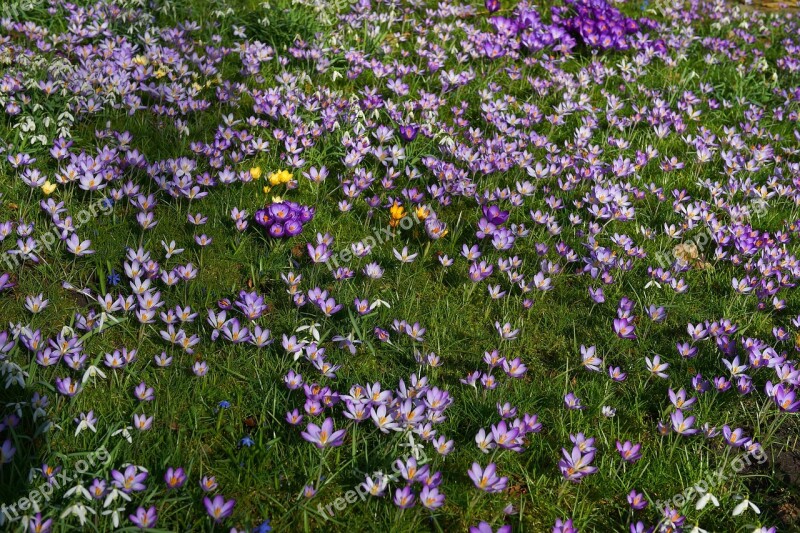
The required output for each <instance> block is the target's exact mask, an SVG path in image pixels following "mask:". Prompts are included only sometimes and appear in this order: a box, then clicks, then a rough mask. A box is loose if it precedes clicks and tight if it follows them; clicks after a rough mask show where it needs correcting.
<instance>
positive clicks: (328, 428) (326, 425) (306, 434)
mask: <svg viewBox="0 0 800 533" xmlns="http://www.w3.org/2000/svg"><path fill="white" fill-rule="evenodd" d="M346 433H347V431H346V430H344V429H340V430H339V431H334V430H333V418H330V417H328V418H326V419H325V421H324V422H323V423H322V426H321V427H320V426H318V425H316V424H314V423H309V424H308V426H307V427H306V430H305V431H301V432H300V435H301V436H302V437H303V438H304V439H305V440H306V441H308V442H310V443H312V444H314V446H316V447H317V448H329V447H330V448H334V447H336V446H341V445H342V443H343V442H344V437H345V435H346Z"/></svg>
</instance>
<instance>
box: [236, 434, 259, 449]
mask: <svg viewBox="0 0 800 533" xmlns="http://www.w3.org/2000/svg"><path fill="white" fill-rule="evenodd" d="M253 444H255V441H254V440H253V439H251V438H250V435H245V436H244V437H242V440H240V441H239V446H247V447H248V448H249V447H250V446H252V445H253Z"/></svg>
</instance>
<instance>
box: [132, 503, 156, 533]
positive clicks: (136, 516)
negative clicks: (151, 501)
mask: <svg viewBox="0 0 800 533" xmlns="http://www.w3.org/2000/svg"><path fill="white" fill-rule="evenodd" d="M128 518H129V519H130V521H131V522H133V525H135V526H136V527H138V528H139V529H150V528H153V527H155V525H156V521H157V520H158V514H157V513H156V506H155V505H151V506H150V507H149V508H148V509H145V508H144V507H137V508H136V512H135V513H133V514H132V515H129V516H128Z"/></svg>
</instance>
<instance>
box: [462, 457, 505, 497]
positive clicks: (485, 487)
mask: <svg viewBox="0 0 800 533" xmlns="http://www.w3.org/2000/svg"><path fill="white" fill-rule="evenodd" d="M467 474H468V475H469V478H470V479H471V480H472V482H473V483H474V484H475V486H476V487H477V488H479V489H481V490H482V491H485V492H489V493H493V492H501V491H503V490H505V488H506V485H507V484H508V478H507V477H505V476H503V477H500V476H498V475H497V467H496V466H495V464H494V463H489V464H488V465H487V466H486V468H481V466H480V465H479V464H478V463H472V467H471V468H470V469H469V471H468V472H467Z"/></svg>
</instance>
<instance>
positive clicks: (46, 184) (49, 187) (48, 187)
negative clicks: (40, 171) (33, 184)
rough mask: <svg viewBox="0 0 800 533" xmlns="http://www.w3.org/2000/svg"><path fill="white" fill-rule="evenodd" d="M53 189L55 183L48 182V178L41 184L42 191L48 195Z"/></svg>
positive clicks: (54, 188)
mask: <svg viewBox="0 0 800 533" xmlns="http://www.w3.org/2000/svg"><path fill="white" fill-rule="evenodd" d="M55 190H56V184H55V183H50V180H47V181H45V182H44V184H42V192H43V193H44V194H45V195H46V196H50V195H51V194H53V191H55Z"/></svg>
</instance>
